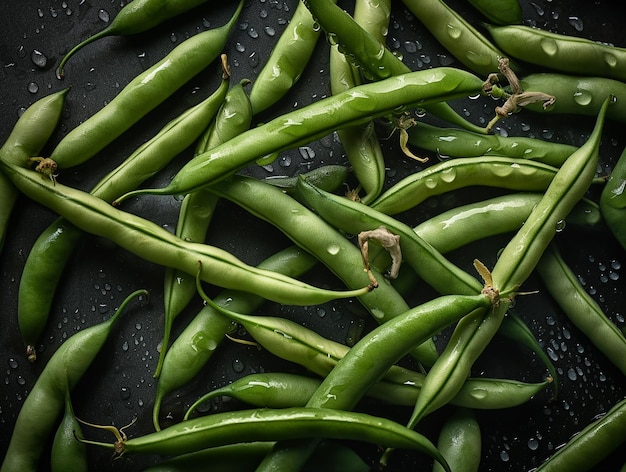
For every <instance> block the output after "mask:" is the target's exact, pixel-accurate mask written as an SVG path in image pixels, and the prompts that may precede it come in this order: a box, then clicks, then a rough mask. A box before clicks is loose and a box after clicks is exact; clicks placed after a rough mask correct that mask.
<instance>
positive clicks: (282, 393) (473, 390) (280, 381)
mask: <svg viewBox="0 0 626 472" xmlns="http://www.w3.org/2000/svg"><path fill="white" fill-rule="evenodd" d="M388 373H389V371H388ZM415 377H416V378H419V379H420V380H419V381H418V382H412V383H410V381H408V380H407V381H406V383H405V384H399V383H393V382H389V381H387V380H381V381H380V382H377V383H375V384H373V385H372V386H371V387H370V388H369V389H368V390H367V392H366V395H367V396H368V397H371V398H374V399H377V400H380V401H382V402H385V403H387V404H390V405H400V406H413V405H415V400H416V399H417V395H418V394H419V390H420V387H421V384H422V383H423V378H424V374H420V373H415ZM321 383H322V380H320V379H317V378H312V377H306V376H303V375H297V374H283V373H278V372H275V373H258V374H250V375H247V376H245V377H243V378H240V379H237V380H235V381H234V382H232V383H230V384H228V385H225V386H223V387H220V388H217V389H215V390H212V391H211V392H209V393H206V394H205V395H203V396H202V397H200V398H199V399H198V400H196V401H195V402H194V403H193V404H192V405H191V406H190V407H189V408H188V409H187V412H186V413H185V419H187V418H188V417H189V416H190V415H192V414H193V413H194V412H195V411H196V410H197V409H198V407H199V406H200V405H201V404H203V403H205V402H207V401H208V400H210V399H212V398H216V397H219V396H230V397H232V398H235V399H237V400H239V401H242V402H245V403H247V404H249V405H251V406H255V407H267V408H288V407H292V406H305V405H306V404H307V402H308V401H309V400H310V398H311V397H312V396H313V394H314V393H315V390H317V388H318V387H319V385H320V384H321ZM548 384H549V382H548V381H544V382H538V383H525V382H518V381H514V380H507V379H489V378H468V379H467V380H466V381H465V383H464V384H463V387H462V388H461V390H460V391H459V393H458V394H457V395H456V396H455V397H454V398H453V399H452V400H451V401H450V403H451V404H453V405H457V406H461V407H465V408H476V409H487V410H493V409H502V408H511V407H514V406H518V405H521V404H523V403H526V402H528V401H529V400H530V399H531V398H532V397H533V396H534V395H536V394H537V393H538V392H540V391H541V390H543V389H544V388H546V386H547V385H548Z"/></svg>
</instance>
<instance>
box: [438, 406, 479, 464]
mask: <svg viewBox="0 0 626 472" xmlns="http://www.w3.org/2000/svg"><path fill="white" fill-rule="evenodd" d="M481 447H482V438H481V436H480V425H479V424H478V421H477V420H476V417H475V415H474V414H473V413H472V411H471V410H468V409H466V408H461V409H457V410H456V411H455V412H454V413H453V414H452V415H451V416H450V417H449V418H447V419H446V421H445V422H444V424H443V426H442V427H441V430H440V431H439V439H438V441H437V449H439V451H441V454H443V456H444V457H445V458H446V461H447V462H448V464H449V465H450V468H451V469H452V470H453V471H455V472H478V470H479V468H480V453H481ZM433 472H443V469H442V468H441V467H439V464H434V465H433Z"/></svg>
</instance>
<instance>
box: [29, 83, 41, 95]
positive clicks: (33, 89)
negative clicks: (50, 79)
mask: <svg viewBox="0 0 626 472" xmlns="http://www.w3.org/2000/svg"><path fill="white" fill-rule="evenodd" d="M26 89H27V90H28V91H29V92H30V93H37V92H38V91H39V85H37V84H36V83H35V82H31V83H29V84H28V86H27V87H26Z"/></svg>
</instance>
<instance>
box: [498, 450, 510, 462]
mask: <svg viewBox="0 0 626 472" xmlns="http://www.w3.org/2000/svg"><path fill="white" fill-rule="evenodd" d="M500 459H501V460H502V462H508V461H509V459H510V456H509V453H508V452H507V451H500Z"/></svg>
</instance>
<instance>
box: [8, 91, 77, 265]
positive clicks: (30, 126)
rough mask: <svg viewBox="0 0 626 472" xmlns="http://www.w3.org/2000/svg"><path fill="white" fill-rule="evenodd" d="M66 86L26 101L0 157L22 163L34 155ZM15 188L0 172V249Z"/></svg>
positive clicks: (51, 124) (54, 120)
mask: <svg viewBox="0 0 626 472" xmlns="http://www.w3.org/2000/svg"><path fill="white" fill-rule="evenodd" d="M68 90H69V89H64V90H61V91H60V92H55V93H52V94H50V95H47V96H45V97H43V98H41V99H39V100H37V101H36V102H35V103H33V104H32V105H30V106H29V107H28V108H27V109H26V111H24V113H22V116H20V117H19V119H18V120H17V123H16V124H15V126H14V127H13V129H12V130H11V133H10V134H9V137H8V138H7V140H6V141H5V142H4V144H3V145H2V147H1V148H0V156H1V158H2V159H4V160H7V161H11V162H14V163H15V164H17V165H22V166H24V165H26V162H27V159H28V158H29V157H32V156H36V155H38V154H39V153H40V152H41V150H42V149H43V147H44V146H45V145H46V143H47V142H48V139H50V136H52V133H53V132H54V130H55V129H56V127H57V124H58V122H59V119H60V118H61V112H62V111H63V106H64V105H65V96H66V95H67V92H68ZM18 195H19V192H18V191H17V190H16V189H15V187H14V186H13V184H12V183H11V182H10V180H9V179H8V178H7V177H6V176H4V175H0V253H1V252H2V247H3V246H4V238H5V236H6V231H7V225H8V222H9V218H10V217H11V213H12V211H13V206H14V205H15V201H16V200H17V197H18Z"/></svg>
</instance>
